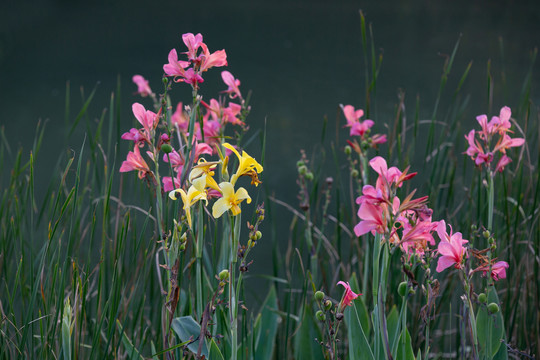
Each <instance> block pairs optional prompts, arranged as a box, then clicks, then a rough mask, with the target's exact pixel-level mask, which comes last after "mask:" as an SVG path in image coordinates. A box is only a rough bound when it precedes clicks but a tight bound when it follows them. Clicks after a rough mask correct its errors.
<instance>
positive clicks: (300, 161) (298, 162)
mask: <svg viewBox="0 0 540 360" xmlns="http://www.w3.org/2000/svg"><path fill="white" fill-rule="evenodd" d="M304 165H305V164H304V162H303V161H302V160H298V161H297V162H296V167H297V168H299V167H300V166H304Z"/></svg>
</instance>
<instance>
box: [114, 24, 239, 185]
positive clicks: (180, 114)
mask: <svg viewBox="0 0 540 360" xmlns="http://www.w3.org/2000/svg"><path fill="white" fill-rule="evenodd" d="M202 39H203V37H202V35H201V34H197V35H193V34H192V33H187V34H184V35H182V40H183V42H184V44H185V45H186V47H187V51H186V52H184V53H183V54H185V55H186V58H187V59H186V60H185V61H184V60H178V53H177V52H176V50H175V49H173V50H171V51H170V53H169V63H168V64H165V65H164V66H163V70H164V72H165V75H166V76H172V77H174V81H175V82H185V83H187V84H190V85H191V86H192V87H193V89H194V90H197V89H198V88H199V84H200V83H202V82H203V81H204V80H203V78H202V74H203V73H204V72H205V71H207V70H208V69H210V68H212V67H221V66H226V65H227V55H226V53H225V50H220V51H216V52H214V53H210V51H209V50H208V47H207V45H206V44H205V43H204V42H203V41H202ZM221 78H222V79H223V82H224V83H225V85H226V86H227V89H226V90H224V91H223V93H225V94H227V95H228V96H227V98H228V99H229V100H234V99H236V100H238V101H239V102H240V103H236V102H232V101H229V102H228V103H227V99H223V98H222V97H220V98H219V100H216V99H210V100H209V101H208V102H205V101H203V100H202V97H200V96H199V97H198V99H199V100H200V105H201V107H200V113H201V114H202V127H201V122H199V121H197V122H195V124H194V129H193V134H189V130H188V128H189V123H190V117H191V115H192V114H191V112H192V111H194V110H193V109H191V108H190V107H189V106H184V105H183V103H182V102H179V103H178V105H177V106H176V109H175V111H174V113H173V114H172V115H171V117H170V119H168V120H169V123H166V121H162V123H163V125H162V126H161V127H160V128H162V129H163V133H162V134H157V133H156V130H157V128H158V125H159V124H160V121H161V120H163V119H164V117H163V116H162V110H163V111H164V109H163V107H162V106H161V104H159V102H157V100H156V97H155V94H154V92H153V91H152V89H151V88H150V85H149V82H148V81H147V80H146V79H145V78H144V77H143V76H141V75H134V76H133V82H134V83H135V85H137V94H139V95H141V96H142V97H148V96H150V97H151V98H152V99H153V100H154V105H155V107H156V108H159V111H158V112H157V113H155V112H153V111H151V110H146V109H145V108H144V106H143V105H141V104H139V103H134V104H133V106H132V110H133V114H134V116H135V118H136V119H137V121H138V122H139V123H140V124H141V126H142V127H141V128H132V129H130V130H129V131H128V132H126V133H124V134H123V135H122V139H124V140H131V141H133V142H134V149H133V151H130V152H129V153H128V156H127V159H126V160H125V161H124V162H123V163H122V165H121V167H120V172H127V171H133V170H136V171H138V172H139V174H138V175H139V178H141V179H142V178H145V177H146V176H149V175H150V177H152V176H151V175H152V174H153V173H152V171H151V170H150V168H149V166H148V164H147V162H146V161H145V160H144V158H143V156H142V155H141V151H140V148H143V147H145V146H146V145H148V147H149V150H148V151H146V154H147V155H148V157H149V158H150V159H151V160H152V161H157V160H158V157H161V155H160V152H161V148H162V146H163V145H165V144H167V145H168V146H170V148H168V151H166V152H163V155H162V159H163V161H164V162H166V163H170V167H171V168H172V170H173V172H174V173H175V176H174V177H171V176H164V177H162V181H163V190H164V191H171V190H173V189H176V188H178V187H180V185H181V184H180V182H181V176H182V173H183V168H184V165H185V163H186V159H185V158H184V154H183V151H181V150H183V148H182V145H180V147H179V148H178V149H174V148H173V147H172V144H171V138H172V137H173V136H171V135H172V134H174V133H176V134H177V136H178V138H179V139H180V140H181V143H182V142H183V143H184V144H187V143H188V142H191V143H192V144H193V148H194V150H195V154H194V157H193V158H194V160H195V161H196V160H197V159H198V158H199V156H201V155H203V154H208V155H214V154H216V153H217V152H218V147H219V145H220V142H221V139H222V138H223V136H224V132H225V126H226V125H227V124H233V125H239V126H245V123H244V119H245V117H246V115H247V113H248V112H249V107H248V106H247V104H246V102H245V101H244V98H243V97H242V93H241V92H240V88H239V86H240V80H238V79H235V77H234V76H233V75H232V74H231V73H230V72H229V71H222V73H221ZM154 177H155V176H154Z"/></svg>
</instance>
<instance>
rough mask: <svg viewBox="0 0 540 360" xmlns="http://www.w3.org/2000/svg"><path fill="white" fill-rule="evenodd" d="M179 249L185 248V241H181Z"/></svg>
mask: <svg viewBox="0 0 540 360" xmlns="http://www.w3.org/2000/svg"><path fill="white" fill-rule="evenodd" d="M179 249H180V251H184V250H186V243H185V242H183V243H181V244H180V247H179Z"/></svg>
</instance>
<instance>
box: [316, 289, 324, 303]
mask: <svg viewBox="0 0 540 360" xmlns="http://www.w3.org/2000/svg"><path fill="white" fill-rule="evenodd" d="M322 299H324V293H323V292H322V291H317V292H316V293H315V300H317V301H322Z"/></svg>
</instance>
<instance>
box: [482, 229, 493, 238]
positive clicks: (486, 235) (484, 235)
mask: <svg viewBox="0 0 540 360" xmlns="http://www.w3.org/2000/svg"><path fill="white" fill-rule="evenodd" d="M490 235H491V234H490V233H489V230H484V232H483V233H482V236H483V237H484V238H486V239H487V238H488V237H489V236H490Z"/></svg>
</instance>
